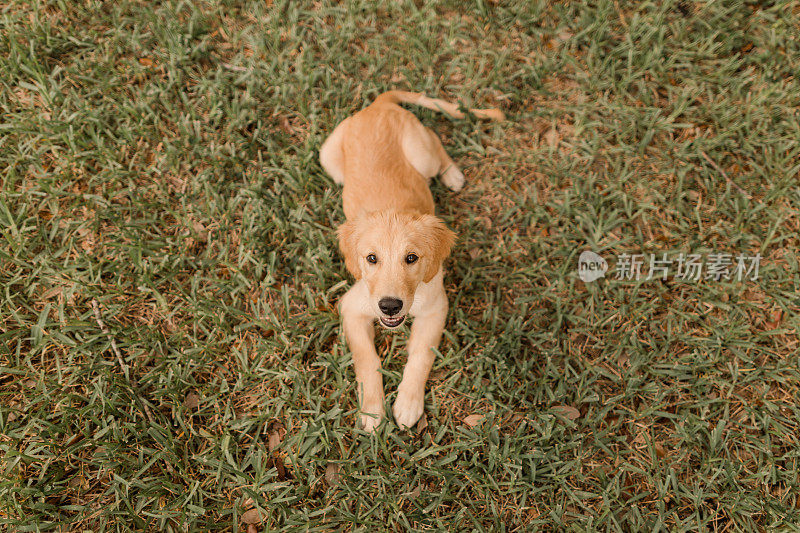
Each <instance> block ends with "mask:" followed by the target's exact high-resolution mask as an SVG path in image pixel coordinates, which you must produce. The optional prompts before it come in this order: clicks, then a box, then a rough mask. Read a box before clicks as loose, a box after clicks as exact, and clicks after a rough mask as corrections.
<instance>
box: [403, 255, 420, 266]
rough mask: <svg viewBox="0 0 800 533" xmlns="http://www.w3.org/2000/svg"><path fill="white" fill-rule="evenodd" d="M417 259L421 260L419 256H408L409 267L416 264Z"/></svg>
mask: <svg viewBox="0 0 800 533" xmlns="http://www.w3.org/2000/svg"><path fill="white" fill-rule="evenodd" d="M417 259H419V256H418V255H417V254H408V255H407V256H406V263H407V264H409V265H413V264H414V263H416V262H417Z"/></svg>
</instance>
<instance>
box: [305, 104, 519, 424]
mask: <svg viewBox="0 0 800 533" xmlns="http://www.w3.org/2000/svg"><path fill="white" fill-rule="evenodd" d="M399 103H411V104H417V105H421V106H423V107H427V108H429V109H433V110H439V111H442V112H444V113H447V114H448V115H450V116H452V117H455V118H461V117H463V116H464V115H463V114H462V113H461V112H460V111H459V109H458V106H456V105H455V104H452V103H450V102H445V101H443V100H438V99H433V98H427V97H426V96H424V95H421V94H417V93H409V92H403V91H389V92H387V93H384V94H382V95H380V96H379V97H378V98H376V99H375V102H373V103H372V105H370V106H369V107H367V108H366V109H363V110H362V111H359V112H358V113H356V114H355V115H353V116H352V117H349V118H347V119H345V120H344V121H343V122H342V123H341V124H339V125H338V126H337V127H336V128H335V129H334V130H333V133H331V135H330V136H329V137H328V138H327V139H326V140H325V142H324V143H323V145H322V147H321V148H320V151H319V159H320V163H321V164H322V167H323V168H324V169H325V171H326V172H327V173H328V174H329V175H330V176H331V177H332V178H333V180H334V181H335V182H336V183H340V184H344V192H343V202H344V213H345V216H346V217H347V221H346V222H345V223H344V224H342V225H341V226H340V227H339V230H338V234H339V246H340V248H341V250H342V254H343V255H344V260H345V266H346V267H347V269H348V270H349V271H350V273H351V274H352V275H353V277H355V279H356V282H355V284H354V285H353V286H352V287H351V288H350V290H349V291H347V293H346V294H345V295H344V296H343V297H342V299H341V302H340V304H339V310H340V313H341V315H342V324H343V328H344V333H345V337H346V339H347V343H348V345H349V347H350V350H351V352H352V353H353V364H354V366H355V372H356V381H357V383H358V390H359V400H360V410H361V417H360V418H361V424H362V426H363V427H364V429H366V430H367V431H373V430H374V429H375V427H377V425H378V424H379V423H380V421H381V419H382V418H383V415H384V408H383V378H382V376H381V374H380V371H379V370H380V366H381V361H380V359H379V358H378V354H377V353H376V351H375V344H374V337H375V330H374V322H375V320H376V319H377V321H378V322H379V323H380V324H381V325H382V326H383V327H385V328H388V329H394V328H397V327H399V326H400V325H401V324H403V322H405V320H406V317H408V316H413V317H414V322H413V324H412V326H411V337H410V339H409V341H408V361H407V363H406V366H405V369H404V371H403V379H402V381H401V382H400V385H399V387H398V390H397V399H396V400H395V402H394V406H393V409H392V410H393V412H394V417H395V421H396V422H397V424H398V426H400V427H411V426H413V425H414V424H416V423H417V420H419V418H420V417H421V416H422V411H423V408H424V398H425V382H426V381H427V379H428V373H429V372H430V369H431V366H432V365H433V359H434V351H433V348H436V346H438V344H439V340H440V338H441V336H442V330H443V329H444V324H445V320H446V317H447V309H448V304H447V296H446V294H445V291H444V284H443V274H442V262H443V261H444V259H445V258H446V257H447V256H448V254H449V253H450V248H451V247H452V246H453V242H454V239H455V234H454V233H453V232H452V231H450V230H449V229H447V227H446V226H445V224H444V222H442V220H440V219H439V218H437V217H436V216H434V204H433V196H432V195H431V191H430V189H429V188H428V181H429V180H430V178H432V177H434V176H436V175H440V176H441V178H442V181H443V182H444V183H445V185H447V186H448V187H450V188H451V189H452V190H454V191H458V190H460V189H461V187H463V185H464V175H463V174H462V173H461V171H460V170H459V169H458V167H457V166H456V165H455V163H453V160H452V159H450V157H449V156H448V155H447V153H445V151H444V148H443V147H442V143H441V142H440V141H439V138H438V137H437V136H436V134H434V133H433V131H431V130H430V129H428V128H426V127H425V126H423V125H422V124H421V123H420V122H419V120H417V118H416V117H415V116H414V115H413V114H411V112H409V111H407V110H405V109H403V108H402V107H400V106H399V105H398V104H399ZM470 111H471V112H472V113H473V114H474V115H476V116H478V117H481V118H490V119H496V120H502V118H503V114H502V113H501V112H500V111H499V110H496V109H473V110H470Z"/></svg>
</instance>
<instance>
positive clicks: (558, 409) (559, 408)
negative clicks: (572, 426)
mask: <svg viewBox="0 0 800 533" xmlns="http://www.w3.org/2000/svg"><path fill="white" fill-rule="evenodd" d="M552 411H553V412H555V413H557V414H559V415H561V416H563V417H564V418H568V419H570V420H575V419H576V418H580V416H581V412H580V411H578V410H577V409H575V408H574V407H572V406H571V405H556V406H555V407H553V409H552Z"/></svg>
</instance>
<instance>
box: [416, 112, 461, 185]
mask: <svg viewBox="0 0 800 533" xmlns="http://www.w3.org/2000/svg"><path fill="white" fill-rule="evenodd" d="M403 153H404V154H405V156H406V159H408V162H409V163H411V166H412V167H414V168H415V169H417V172H419V173H420V174H422V175H423V176H425V177H426V178H432V177H434V176H436V175H440V176H441V177H442V182H444V184H445V185H447V186H448V187H449V188H450V189H452V190H454V191H460V190H461V188H462V187H463V186H464V174H462V173H461V171H460V170H459V169H458V167H457V166H456V164H455V163H454V162H453V160H452V159H450V156H449V155H447V152H445V151H444V146H442V141H440V140H439V137H437V136H436V134H435V133H433V131H432V130H430V129H429V128H426V127H425V126H423V125H422V124H419V123H417V124H413V125H410V126H409V127H407V128H406V131H405V132H404V135H403Z"/></svg>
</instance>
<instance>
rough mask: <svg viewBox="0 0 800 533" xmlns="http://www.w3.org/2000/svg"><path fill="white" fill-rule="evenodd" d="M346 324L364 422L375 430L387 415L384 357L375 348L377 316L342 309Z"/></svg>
mask: <svg viewBox="0 0 800 533" xmlns="http://www.w3.org/2000/svg"><path fill="white" fill-rule="evenodd" d="M342 315H343V316H342V324H343V326H344V334H345V337H346V338H347V344H348V346H350V351H351V352H352V354H353V366H354V367H355V371H356V383H357V387H358V398H359V407H360V409H361V425H362V426H363V428H364V429H365V430H366V431H374V430H375V428H376V427H378V424H380V423H381V419H382V418H383V376H382V375H381V373H380V368H381V360H380V359H379V358H378V353H377V352H376V351H375V327H374V326H373V324H372V321H373V318H372V317H370V316H367V315H364V314H361V313H358V312H357V311H353V310H350V311H349V312H348V310H347V309H346V308H345V309H343V310H342Z"/></svg>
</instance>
